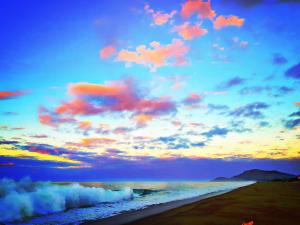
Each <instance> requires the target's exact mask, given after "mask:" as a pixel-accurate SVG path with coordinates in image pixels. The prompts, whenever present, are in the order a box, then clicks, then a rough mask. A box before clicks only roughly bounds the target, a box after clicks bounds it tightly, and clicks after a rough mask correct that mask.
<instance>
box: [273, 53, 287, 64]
mask: <svg viewBox="0 0 300 225" xmlns="http://www.w3.org/2000/svg"><path fill="white" fill-rule="evenodd" d="M287 62H288V60H287V58H285V57H284V56H282V55H280V54H279V53H276V54H274V55H273V59H272V63H273V64H274V65H283V64H286V63H287Z"/></svg>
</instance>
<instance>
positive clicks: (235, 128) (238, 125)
mask: <svg viewBox="0 0 300 225" xmlns="http://www.w3.org/2000/svg"><path fill="white" fill-rule="evenodd" d="M230 131H232V132H237V133H245V132H252V130H251V129H250V128H247V127H245V122H244V121H237V120H234V121H231V122H230Z"/></svg>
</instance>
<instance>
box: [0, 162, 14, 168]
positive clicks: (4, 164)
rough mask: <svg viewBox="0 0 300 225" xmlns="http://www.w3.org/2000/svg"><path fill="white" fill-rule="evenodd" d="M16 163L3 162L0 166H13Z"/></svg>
mask: <svg viewBox="0 0 300 225" xmlns="http://www.w3.org/2000/svg"><path fill="white" fill-rule="evenodd" d="M15 165H16V164H15V163H13V162H5V163H0V167H3V166H15Z"/></svg>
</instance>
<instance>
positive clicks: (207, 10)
mask: <svg viewBox="0 0 300 225" xmlns="http://www.w3.org/2000/svg"><path fill="white" fill-rule="evenodd" d="M180 14H181V16H182V17H183V18H184V19H188V18H190V17H191V16H192V15H193V14H197V15H198V17H199V18H200V19H206V18H207V19H213V18H214V17H215V16H216V13H215V11H214V10H212V8H211V4H210V1H207V2H204V1H201V0H187V1H186V2H185V3H184V4H183V5H182V8H181V12H180Z"/></svg>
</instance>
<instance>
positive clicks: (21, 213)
mask: <svg viewBox="0 0 300 225" xmlns="http://www.w3.org/2000/svg"><path fill="white" fill-rule="evenodd" d="M32 183H33V182H32ZM252 183H253V182H103V183H100V182H97V183H92V184H88V185H89V187H87V186H86V185H80V184H74V183H72V184H63V185H61V184H60V185H57V184H52V183H44V182H41V183H38V184H36V183H35V184H30V185H29V184H25V185H24V184H23V186H25V187H19V186H20V184H18V183H16V184H13V185H15V186H13V187H11V186H12V185H11V184H10V185H7V186H8V188H6V189H5V188H3V186H4V185H3V184H2V185H1V183H0V212H1V213H3V214H2V216H1V215H0V223H1V222H2V223H3V222H4V223H5V224H24V225H25V224H28V225H29V224H45V225H47V224H49V225H50V224H51V225H54V224H80V223H83V222H85V221H87V220H98V219H101V218H106V217H110V216H113V215H117V214H121V213H124V212H126V211H129V210H136V209H142V208H146V207H149V206H151V205H156V204H160V203H166V202H171V201H176V200H183V199H188V198H193V197H197V196H201V195H205V194H209V193H214V192H220V191H229V190H233V189H236V188H239V187H243V186H246V185H250V184H252ZM26 185H27V186H26ZM90 186H94V187H90ZM1 187H2V189H4V191H3V190H2V197H1ZM3 193H4V194H3ZM5 193H6V194H5ZM5 198H6V199H5ZM10 201H12V202H10ZM26 207H27V208H26ZM1 208H2V209H1ZM4 213H5V214H4Z"/></svg>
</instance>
